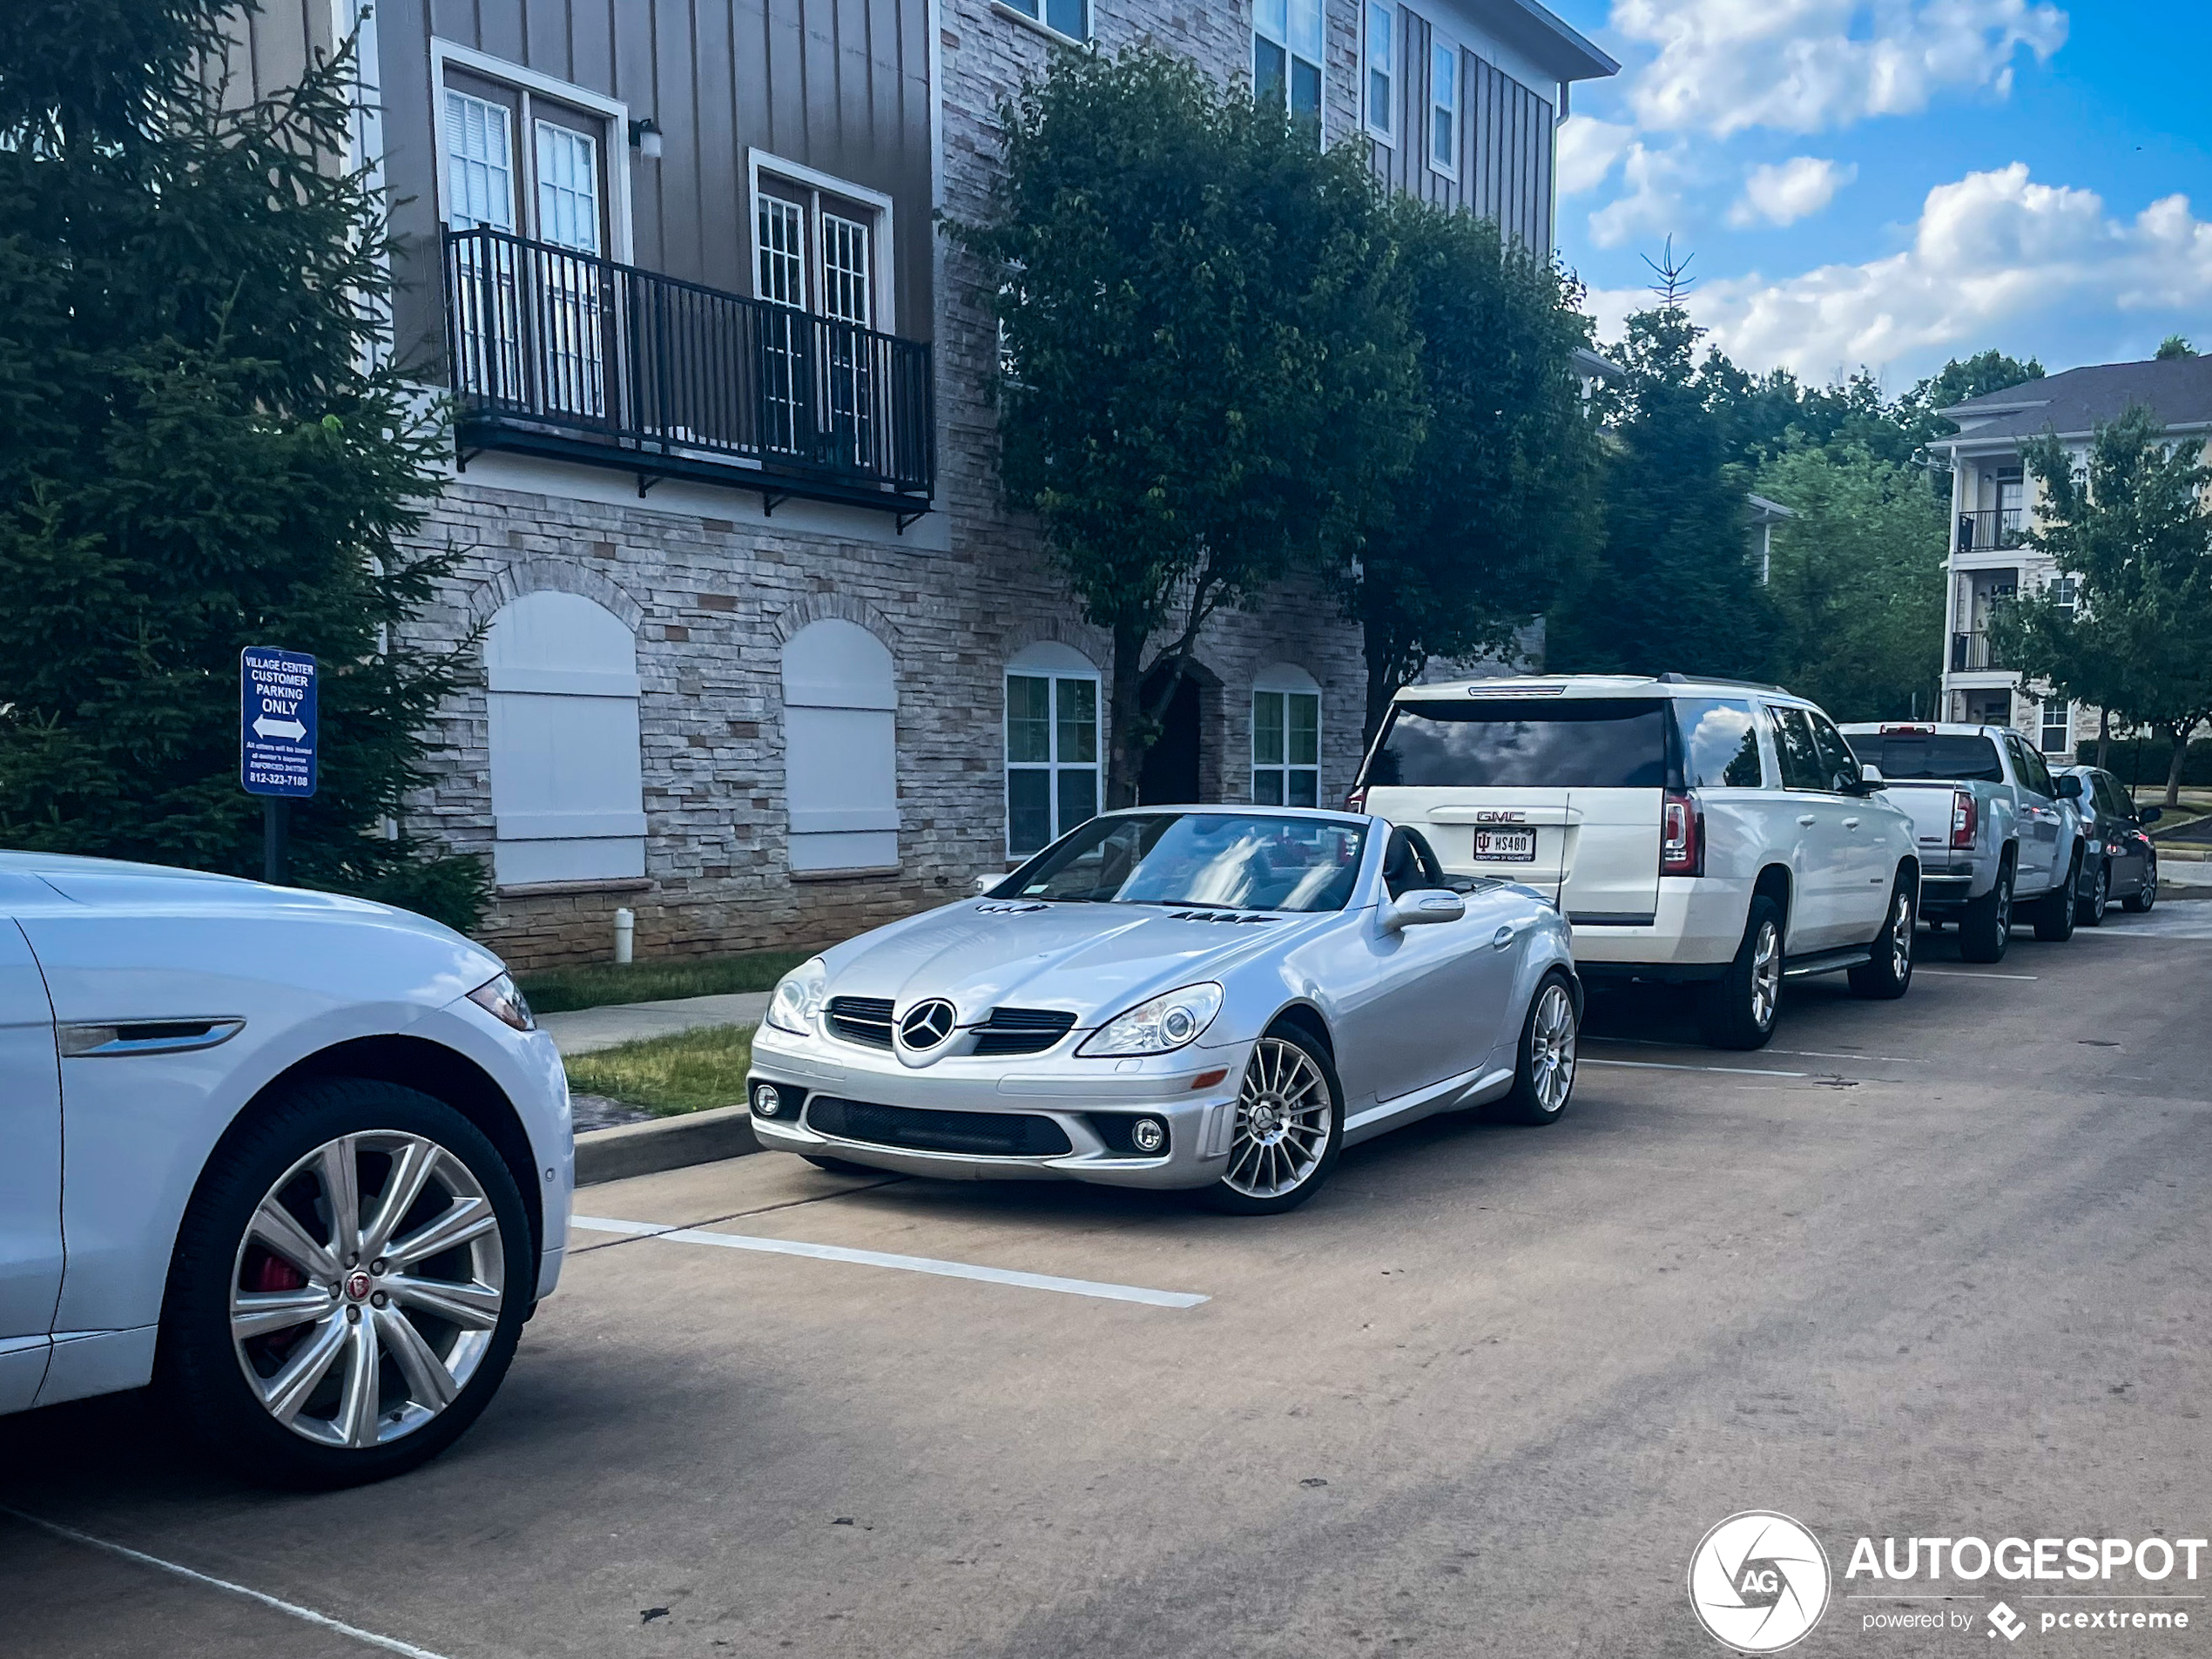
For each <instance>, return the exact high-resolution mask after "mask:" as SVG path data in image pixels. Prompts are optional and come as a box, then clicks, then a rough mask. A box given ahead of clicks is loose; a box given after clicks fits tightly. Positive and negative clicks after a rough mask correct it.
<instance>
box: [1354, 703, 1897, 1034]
mask: <svg viewBox="0 0 2212 1659" xmlns="http://www.w3.org/2000/svg"><path fill="white" fill-rule="evenodd" d="M1880 790H1881V783H1880V779H1879V775H1878V773H1875V772H1873V771H1872V769H1871V768H1865V769H1862V767H1861V766H1860V765H1859V762H1858V759H1857V758H1856V757H1854V756H1853V754H1852V753H1851V748H1850V745H1847V744H1846V743H1845V742H1844V739H1843V737H1842V735H1841V733H1839V732H1838V731H1837V730H1836V726H1835V725H1834V723H1833V722H1832V721H1831V720H1830V719H1829V718H1828V717H1827V716H1826V715H1825V714H1824V713H1822V712H1821V711H1820V710H1818V709H1817V708H1816V707H1814V706H1813V705H1811V704H1810V703H1808V702H1806V701H1805V700H1804V698H1799V697H1793V696H1791V694H1790V693H1789V692H1787V691H1783V690H1781V689H1780V688H1779V687H1776V686H1770V685H1746V684H1743V683H1742V682H1738V681H1731V680H1698V679H1687V678H1683V676H1681V675H1679V674H1666V675H1662V676H1660V677H1659V678H1656V679H1649V678H1641V677H1629V676H1613V675H1605V676H1596V675H1592V676H1567V677H1563V678H1502V679H1486V680H1468V681H1458V682H1452V683H1447V684H1443V685H1409V686H1407V687H1406V689H1405V690H1403V691H1399V693H1398V696H1397V698H1396V700H1395V701H1394V702H1393V705H1392V707H1391V711H1390V713H1389V715H1388V717H1387V718H1386V719H1385V720H1384V723H1383V727H1382V730H1381V731H1380V732H1378V733H1377V734H1376V738H1375V742H1374V745H1373V746H1372V748H1371V749H1370V750H1369V752H1368V754H1367V758H1366V763H1365V764H1364V765H1362V766H1361V768H1360V772H1359V783H1358V784H1357V785H1356V786H1354V789H1353V792H1352V805H1353V806H1354V808H1355V810H1359V811H1365V812H1370V813H1380V814H1382V815H1383V816H1384V817H1386V818H1388V819H1391V820H1392V821H1393V822H1395V823H1399V824H1406V825H1410V826H1418V827H1419V828H1420V830H1421V832H1422V833H1424V834H1425V835H1426V837H1427V839H1428V841H1429V844H1430V846H1433V848H1434V849H1435V852H1436V854H1437V856H1438V857H1439V858H1440V859H1441V860H1443V862H1444V865H1445V867H1446V868H1447V870H1451V871H1454V872H1459V873H1466V874H1470V875H1474V874H1480V875H1489V876H1498V875H1510V876H1512V877H1514V879H1516V880H1520V881H1521V882H1524V883H1526V884H1527V886H1529V887H1534V888H1536V889H1537V890H1538V891H1539V892H1541V893H1542V894H1544V896H1545V897H1547V898H1548V899H1549V900H1551V901H1552V902H1553V903H1554V905H1555V906H1557V907H1558V908H1559V909H1560V911H1561V913H1562V914H1564V915H1565V916H1566V917H1567V920H1568V923H1569V924H1570V925H1571V926H1572V927H1573V929H1574V940H1575V963H1576V966H1577V967H1578V968H1579V969H1580V971H1581V974H1583V976H1584V977H1585V978H1586V979H1589V980H1592V981H1604V980H1606V979H1615V980H1641V981H1663V982H1667V983H1694V984H1696V985H1697V986H1698V987H1699V1010H1700V1015H1701V1022H1702V1024H1703V1028H1704V1033H1705V1038H1706V1041H1707V1042H1710V1043H1712V1044H1713V1045H1714V1046H1715V1047H1716V1048H1725V1049H1756V1048H1759V1047H1761V1046H1763V1045H1764V1043H1765V1042H1766V1041H1767V1039H1768V1038H1769V1037H1770V1036H1771V1035H1773V1032H1774V1021H1775V1015H1776V1012H1777V1009H1778V1008H1779V1006H1780V1002H1781V994H1782V985H1783V981H1784V980H1785V979H1791V978H1797V977H1800V976H1803V975H1805V974H1825V973H1832V972H1835V971H1837V970H1838V969H1847V970H1848V971H1849V973H1850V974H1851V988H1852V989H1853V990H1854V991H1856V992H1858V994H1859V995H1862V996H1870V997H1898V996H1902V995H1905V990H1906V988H1908V987H1909V986H1910V985H1911V984H1912V943H1913V923H1914V921H1915V919H1916V916H1917V913H1918V909H1919V891H1920V866H1919V858H1918V855H1917V853H1916V852H1915V850H1914V845H1913V828H1912V819H1911V818H1910V817H1909V816H1907V815H1906V814H1905V813H1904V812H1902V811H1900V810H1899V809H1898V808H1897V807H1895V806H1892V805H1891V804H1890V803H1889V802H1888V801H1887V800H1886V799H1884V797H1883V796H1882V794H1881V792H1880Z"/></svg>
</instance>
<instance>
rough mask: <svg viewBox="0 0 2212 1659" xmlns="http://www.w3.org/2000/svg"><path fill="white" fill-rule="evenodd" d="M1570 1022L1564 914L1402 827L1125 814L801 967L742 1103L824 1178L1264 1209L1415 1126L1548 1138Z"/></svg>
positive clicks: (1280, 817) (1253, 815)
mask: <svg viewBox="0 0 2212 1659" xmlns="http://www.w3.org/2000/svg"><path fill="white" fill-rule="evenodd" d="M1580 1015H1581V985H1580V982H1579V981H1577V979H1576V977H1575V965H1574V960H1573V957H1572V955H1571V954H1570V952H1569V948H1568V932H1567V927H1566V925H1565V924H1564V923H1563V922H1562V921H1561V919H1560V917H1559V915H1558V914H1557V913H1556V912H1555V911H1554V910H1553V909H1552V908H1551V907H1550V906H1549V905H1548V903H1546V902H1545V900H1543V899H1542V898H1541V897H1540V896H1539V895H1538V894H1535V893H1534V892H1532V891H1531V890H1529V889H1528V888H1526V887H1519V886H1517V885H1514V884H1513V883H1510V882H1507V881H1500V880H1483V879H1471V878H1467V877H1458V878H1450V879H1447V877H1446V876H1445V874H1444V873H1443V870H1442V868H1441V867H1440V865H1439V864H1438V862H1437V860H1436V856H1435V854H1434V853H1433V852H1432V851H1431V850H1430V849H1429V847H1428V846H1427V844H1426V842H1425V841H1424V840H1422V839H1421V837H1420V834H1419V833H1417V832H1415V831H1413V830H1409V829H1405V828H1400V827H1393V826H1392V825H1390V824H1389V823H1387V822H1386V821H1385V820H1383V819H1379V818H1370V817H1363V816H1359V815H1356V814H1352V813H1327V812H1312V811H1299V810H1297V809H1292V808H1266V807H1262V808H1243V807H1235V808H1217V807H1140V808H1136V809H1134V810H1130V811H1127V812H1118V813H1106V814H1104V815H1103V816H1102V817H1098V818H1094V819H1091V820H1090V821H1089V823H1087V824H1084V825H1083V826H1081V827H1080V828H1078V829H1076V830H1074V831H1072V832H1071V833H1069V834H1068V835H1066V836H1064V837H1062V839H1061V840H1058V841H1057V842H1055V843H1054V844H1053V845H1052V846H1049V847H1047V848H1046V849H1045V850H1044V851H1043V852H1042V853H1039V854H1037V855H1036V857H1035V858H1034V859H1032V860H1029V862H1028V863H1027V864H1025V865H1023V866H1022V867H1021V868H1020V869H1018V870H1016V871H1015V872H1014V873H1012V874H1011V875H1008V876H1007V877H1005V878H1004V879H1003V880H997V881H995V883H994V884H993V885H991V886H989V887H988V891H986V892H985V893H984V894H982V895H981V897H978V898H974V899H970V900H961V901H959V902H957V903H954V904H950V905H947V906H945V907H942V908H941V909H937V910H934V911H931V912H928V913H926V914H921V915H918V916H913V917H910V918H908V919H907V920H906V921H900V922H894V923H893V924H892V925H890V926H889V927H880V928H878V929H876V930H875V931H874V932H873V933H868V934H862V935H860V937H859V938H857V939H853V940H849V941H846V943H844V944H841V945H839V946H837V947H836V948H833V949H831V950H828V951H826V952H824V953H823V954H821V955H819V956H818V957H816V958H814V959H813V961H808V962H806V963H805V964H803V965H801V966H800V967H799V968H797V969H796V970H794V971H793V972H792V974H790V975H789V976H787V977H786V979H785V980H784V981H783V982H782V983H781V984H779V986H778V987H777V988H776V991H775V995H774V997H773V998H772V1001H771V1003H770V1006H769V1010H768V1015H767V1019H766V1022H765V1024H763V1026H762V1027H761V1028H760V1031H759V1035H758V1037H757V1038H756V1039H755V1041H754V1044H753V1065H752V1076H751V1078H750V1082H749V1097H750V1100H751V1103H752V1122H753V1127H754V1129H755V1130H756V1131H757V1132H758V1134H759V1138H760V1140H761V1143H763V1144H764V1145H765V1146H769V1147H773V1148H780V1149H783V1150H788V1151H792V1152H797V1153H799V1154H800V1155H801V1156H803V1157H808V1158H811V1159H813V1161H814V1162H816V1163H820V1164H824V1165H826V1166H828V1167H833V1168H834V1167H838V1166H840V1165H865V1166H867V1167H869V1168H872V1169H879V1170H900V1171H903V1172H906V1173H909V1174H914V1175H929V1176H941V1177H945V1176H949V1177H1054V1176H1057V1177H1071V1178H1074V1179H1077V1180H1084V1181H1096V1182H1104V1183H1109V1184H1115V1185H1120V1186H1140V1187H1171V1188H1191V1189H1204V1191H1205V1193H1206V1195H1207V1196H1208V1197H1209V1198H1210V1199H1211V1202H1213V1203H1214V1204H1216V1205H1217V1207H1219V1208H1222V1209H1224V1210H1228V1211H1234V1212H1238V1213H1244V1214H1266V1213H1271V1212H1273V1211H1282V1210H1287V1209H1290V1208H1291V1206H1292V1205H1294V1204H1299V1203H1301V1202H1303V1201H1304V1200H1305V1198H1307V1197H1311V1196H1312V1193H1313V1191H1314V1190H1315V1189H1316V1188H1318V1186H1319V1185H1320V1184H1322V1183H1323V1182H1324V1181H1325V1180H1326V1179H1327V1178H1328V1175H1329V1171H1330V1170H1331V1168H1332V1166H1333V1165H1334V1163H1335V1162H1336V1158H1337V1154H1338V1153H1339V1151H1340V1150H1342V1149H1343V1148H1344V1147H1345V1146H1347V1145H1349V1144H1352V1143H1357V1142H1359V1141H1362V1140H1365V1139H1366V1138H1368V1137H1369V1136H1374V1135H1379V1134H1381V1133H1383V1132H1384V1131H1385V1130H1391V1129H1395V1128H1398V1127H1399V1126H1400V1125H1402V1124H1405V1123H1412V1122H1413V1120H1415V1119H1416V1118H1420V1117H1426V1116H1430V1115H1431V1114H1433V1113H1436V1112H1444V1111H1453V1110H1458V1109H1464V1108H1472V1107H1478V1106H1487V1107H1488V1108H1490V1109H1491V1110H1492V1112H1493V1113H1494V1115H1496V1116H1502V1117H1505V1118H1507V1119H1509V1120H1511V1121H1514V1122H1517V1123H1552V1122H1554V1121H1555V1120H1556V1119H1557V1118H1558V1117H1559V1116H1560V1114H1561V1112H1563V1111H1564V1110H1565V1109H1566V1108H1567V1103H1568V1096H1569V1095H1570V1094H1571V1093H1572V1091H1573V1089H1574V1084H1575V1028H1576V1024H1577V1022H1578V1020H1579V1018H1580Z"/></svg>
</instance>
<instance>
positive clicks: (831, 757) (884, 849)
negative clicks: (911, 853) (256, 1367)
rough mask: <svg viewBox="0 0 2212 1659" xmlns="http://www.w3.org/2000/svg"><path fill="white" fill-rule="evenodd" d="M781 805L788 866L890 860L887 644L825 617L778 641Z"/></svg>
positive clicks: (893, 807) (895, 793) (893, 825)
mask: <svg viewBox="0 0 2212 1659" xmlns="http://www.w3.org/2000/svg"><path fill="white" fill-rule="evenodd" d="M783 671H784V806H785V810H786V813H788V814H789V816H790V822H791V867H792V870H793V871H794V872H797V873H801V874H805V873H819V872H822V871H826V870H891V869H895V868H897V867H898V863H899V733H898V718H899V716H898V709H899V693H898V685H897V679H896V676H895V673H894V668H893V664H892V660H891V651H890V648H889V647H887V645H885V644H884V643H883V642H882V641H881V640H880V639H878V638H877V637H875V636H874V635H873V634H872V633H870V632H869V631H867V629H865V628H863V627H861V626H860V624H858V623H856V622H846V621H843V620H841V619H840V618H838V617H826V618H824V619H823V620H822V621H820V622H813V623H809V624H806V627H804V628H801V629H800V630H799V631H798V632H797V633H795V634H793V635H792V637H791V638H790V640H789V641H788V642H786V644H785V646H784V660H783Z"/></svg>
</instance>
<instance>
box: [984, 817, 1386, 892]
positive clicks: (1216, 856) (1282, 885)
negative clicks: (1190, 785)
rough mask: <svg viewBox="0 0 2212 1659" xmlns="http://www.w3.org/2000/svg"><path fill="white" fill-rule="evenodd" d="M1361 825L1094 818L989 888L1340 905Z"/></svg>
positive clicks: (1354, 865) (1354, 873)
mask: <svg viewBox="0 0 2212 1659" xmlns="http://www.w3.org/2000/svg"><path fill="white" fill-rule="evenodd" d="M1366 843H1367V829H1366V825H1364V824H1359V823H1355V822H1352V821H1349V820H1345V821H1339V820H1336V819H1325V818H1274V817H1270V816H1268V815H1266V814H1264V813H1131V814H1130V815H1129V816H1128V817H1125V818H1121V817H1116V818H1094V819H1091V820H1090V821H1089V823H1087V824H1085V825H1083V826H1082V827H1081V828H1079V829H1076V830H1074V831H1072V832H1071V833H1069V834H1068V835H1067V836H1066V837H1065V838H1064V839H1063V840H1060V841H1058V842H1056V843H1055V844H1054V845H1053V846H1049V847H1047V848H1046V849H1045V850H1044V851H1043V852H1042V853H1039V854H1038V855H1037V856H1036V857H1035V859H1033V860H1030V861H1029V862H1028V864H1027V865H1025V866H1023V867H1022V868H1021V869H1019V870H1016V871H1015V873H1013V874H1012V875H1011V876H1009V877H1008V879H1007V880H1006V881H1005V882H1004V883H1003V884H1001V886H1000V887H998V888H997V889H995V892H996V895H997V896H998V897H1000V898H1006V899H1046V900H1064V901H1069V902H1087V903H1091V904H1150V905H1209V906H1218V907H1223V908H1225V909H1236V910H1341V909H1343V908H1344V907H1345V901H1346V900H1349V899H1350V898H1351V897H1352V882H1353V881H1354V880H1356V879H1357V877H1358V876H1359V854H1360V852H1361V850H1362V849H1363V848H1364V847H1365V846H1366Z"/></svg>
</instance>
